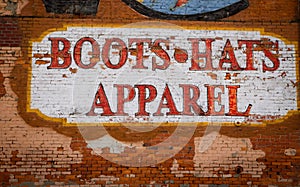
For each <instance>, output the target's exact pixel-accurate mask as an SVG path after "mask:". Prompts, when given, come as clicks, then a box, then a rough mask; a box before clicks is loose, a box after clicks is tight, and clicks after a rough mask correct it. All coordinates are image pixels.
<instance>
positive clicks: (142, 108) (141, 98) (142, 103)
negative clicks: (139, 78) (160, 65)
mask: <svg viewBox="0 0 300 187" xmlns="http://www.w3.org/2000/svg"><path fill="white" fill-rule="evenodd" d="M135 87H136V88H137V89H138V90H139V93H138V103H139V110H138V112H137V113H135V115H136V116H149V112H146V103H149V102H151V101H153V100H154V99H155V98H156V96H157V90H156V88H155V87H154V86H152V85H136V86H135ZM147 90H148V92H149V96H148V97H146V96H147Z"/></svg>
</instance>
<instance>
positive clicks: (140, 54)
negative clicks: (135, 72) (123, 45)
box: [128, 38, 151, 69]
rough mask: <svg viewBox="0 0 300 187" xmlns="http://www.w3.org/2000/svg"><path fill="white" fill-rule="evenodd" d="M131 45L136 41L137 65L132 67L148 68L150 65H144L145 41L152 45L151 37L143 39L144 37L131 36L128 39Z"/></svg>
mask: <svg viewBox="0 0 300 187" xmlns="http://www.w3.org/2000/svg"><path fill="white" fill-rule="evenodd" d="M128 42H129V45H132V44H133V43H136V45H137V47H136V53H137V54H136V65H135V66H133V67H132V68H134V69H148V67H146V66H144V43H147V44H148V46H150V45H151V39H146V38H145V39H143V38H130V39H129V40H128Z"/></svg>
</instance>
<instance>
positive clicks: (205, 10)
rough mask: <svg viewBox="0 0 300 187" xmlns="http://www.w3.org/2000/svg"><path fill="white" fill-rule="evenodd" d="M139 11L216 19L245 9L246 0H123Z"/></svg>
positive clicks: (161, 14)
mask: <svg viewBox="0 0 300 187" xmlns="http://www.w3.org/2000/svg"><path fill="white" fill-rule="evenodd" d="M123 1H124V2H125V3H126V4H128V5H129V6H130V7H131V8H133V9H134V10H136V11H138V12H139V13H141V14H143V15H146V16H149V17H155V18H160V19H185V20H217V19H221V18H224V17H229V16H231V15H233V14H236V13H238V12H240V11H241V10H244V9H246V8H247V7H248V6H249V3H248V1H247V0H169V1H166V0H123Z"/></svg>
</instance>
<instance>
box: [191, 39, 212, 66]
mask: <svg viewBox="0 0 300 187" xmlns="http://www.w3.org/2000/svg"><path fill="white" fill-rule="evenodd" d="M188 40H189V41H191V42H192V62H191V67H190V68H189V70H191V71H199V70H213V69H214V68H213V66H212V59H211V57H212V51H211V43H212V42H213V41H215V40H214V39H211V38H206V39H198V38H189V39H188ZM200 40H201V41H204V42H205V46H206V48H205V52H204V53H199V41H200ZM199 58H204V59H205V60H206V63H205V66H204V67H203V68H201V67H200V66H199Z"/></svg>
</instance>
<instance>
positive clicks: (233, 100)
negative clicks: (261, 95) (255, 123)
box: [225, 85, 252, 116]
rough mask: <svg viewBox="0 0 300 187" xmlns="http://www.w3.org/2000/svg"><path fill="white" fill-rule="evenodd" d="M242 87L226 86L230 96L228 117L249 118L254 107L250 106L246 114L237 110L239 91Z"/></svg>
mask: <svg viewBox="0 0 300 187" xmlns="http://www.w3.org/2000/svg"><path fill="white" fill-rule="evenodd" d="M239 87H240V86H238V85H237V86H229V85H228V86H226V88H228V95H229V112H228V113H226V114H225V115H227V116H249V113H250V110H251V107H252V105H251V104H249V105H248V107H247V109H246V111H245V112H239V111H238V108H237V89H238V88H239Z"/></svg>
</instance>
